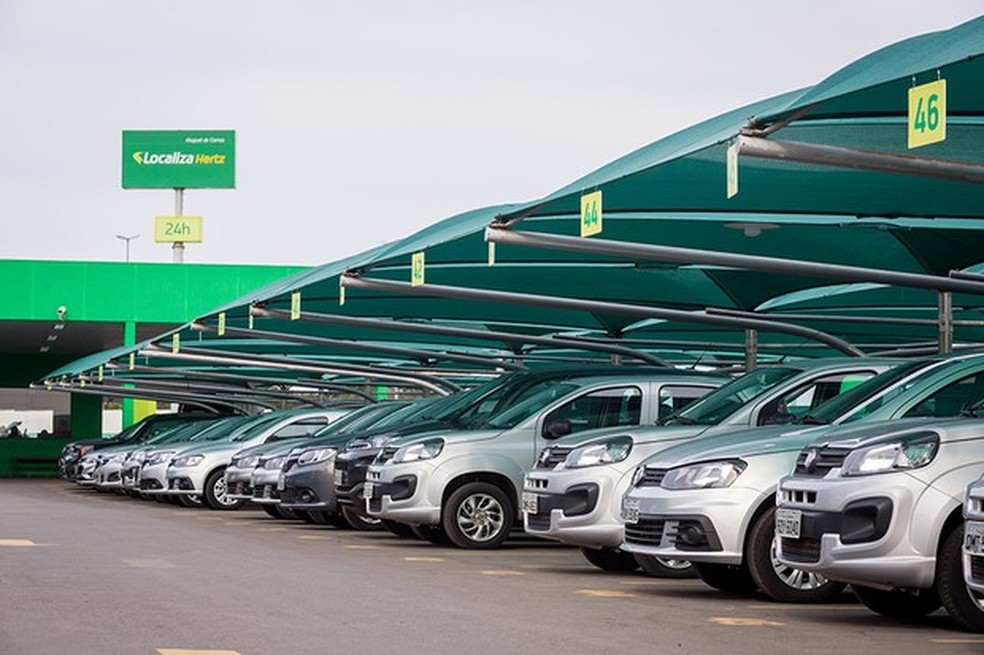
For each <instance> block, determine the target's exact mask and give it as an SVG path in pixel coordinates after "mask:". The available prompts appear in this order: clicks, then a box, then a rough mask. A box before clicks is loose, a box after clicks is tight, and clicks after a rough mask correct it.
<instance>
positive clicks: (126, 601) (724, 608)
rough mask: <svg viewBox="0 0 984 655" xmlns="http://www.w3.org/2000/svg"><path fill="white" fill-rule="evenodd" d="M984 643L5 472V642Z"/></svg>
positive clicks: (842, 606)
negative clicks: (8, 476) (11, 477)
mask: <svg viewBox="0 0 984 655" xmlns="http://www.w3.org/2000/svg"><path fill="white" fill-rule="evenodd" d="M859 651H863V652H865V653H866V655H869V654H875V653H893V654H894V655H898V654H899V653H920V654H923V653H945V654H957V653H978V654H979V653H984V636H981V635H973V634H967V633H964V632H961V631H959V630H958V629H957V628H956V627H955V626H954V625H953V624H952V623H951V622H950V621H949V619H948V618H947V617H946V616H945V615H944V614H943V613H942V612H938V613H937V614H935V615H933V616H931V617H928V618H927V619H925V620H923V621H920V622H916V623H905V622H899V621H893V620H888V619H885V618H882V617H879V616H876V615H874V614H872V613H871V612H869V611H868V610H866V609H865V608H864V607H862V606H861V605H859V604H857V603H856V602H855V601H854V600H853V597H852V596H851V595H850V594H845V595H844V597H843V599H842V600H841V601H839V602H836V603H832V604H827V605H813V606H809V605H784V604H777V603H771V602H769V601H767V600H765V599H764V598H763V597H755V596H750V597H742V596H729V595H726V594H722V593H720V592H717V591H714V590H712V589H710V588H709V587H706V586H705V585H703V583H701V582H700V581H698V580H660V579H655V578H649V577H646V576H645V575H643V574H641V573H639V574H622V573H615V574H613V573H606V572H603V571H600V570H598V569H595V568H594V567H592V566H591V565H590V564H588V563H587V562H586V561H585V560H584V559H583V558H582V557H581V555H580V554H579V553H578V552H577V550H575V549H572V548H568V547H565V546H562V545H559V544H554V543H551V542H546V541H540V540H535V539H531V538H528V537H525V536H523V535H519V536H518V537H517V538H514V539H511V540H510V541H509V542H507V545H506V547H505V548H503V549H500V550H495V551H463V550H458V549H455V548H451V547H438V546H434V545H431V544H429V543H425V542H420V541H413V540H406V539H401V538H399V537H396V536H394V535H391V534H389V533H365V532H354V531H350V530H339V529H336V528H331V527H323V526H312V525H307V524H304V523H300V522H294V521H281V520H276V519H272V518H270V517H268V516H267V514H265V513H264V512H262V511H260V510H254V509H245V510H239V511H235V512H217V511H212V510H208V509H189V508H184V507H175V506H172V505H163V504H159V503H155V502H147V501H141V500H135V499H131V498H127V497H123V496H119V495H116V494H100V493H95V492H93V491H89V490H83V489H80V488H78V487H76V486H74V485H71V484H69V483H66V482H62V481H54V480H0V655H34V654H44V655H49V654H62V653H64V654H66V655H68V654H71V655H74V654H86V655H87V654H90V653H91V654H93V655H97V654H98V655H110V654H115V653H120V654H125V655H138V654H147V655H156V654H160V655H199V654H209V655H234V654H236V653H238V654H241V655H266V654H273V655H280V654H292V655H293V654H298V655H303V654H307V653H311V654H317V655H324V654H335V653H353V654H358V655H377V654H381V653H394V654H397V653H398V654H400V655H407V654H411V655H412V654H416V653H427V654H428V655H443V654H455V655H459V654H466V655H483V654H485V653H490V654H499V653H509V654H511V655H517V654H524V653H537V654H541V655H542V654H549V653H565V654H566V653H622V654H624V655H629V654H631V653H647V654H648V653H674V654H684V653H698V654H704V653H714V654H727V653H796V654H797V655H800V654H807V653H824V654H825V655H826V654H829V653H836V652H842V653H855V652H859Z"/></svg>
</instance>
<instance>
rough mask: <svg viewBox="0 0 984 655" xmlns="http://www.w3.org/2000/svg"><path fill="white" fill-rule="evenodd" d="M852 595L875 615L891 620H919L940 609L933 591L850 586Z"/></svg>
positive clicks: (937, 596)
mask: <svg viewBox="0 0 984 655" xmlns="http://www.w3.org/2000/svg"><path fill="white" fill-rule="evenodd" d="M851 589H853V590H854V595H855V596H857V597H858V600H860V601H861V604H862V605H864V606H865V607H867V608H868V609H870V610H871V611H872V612H874V613H876V614H881V615H882V616H888V617H891V618H893V619H920V618H922V617H924V616H926V615H927V614H932V613H933V612H935V611H936V610H938V609H939V608H940V605H942V602H940V597H939V594H937V593H936V590H935V589H920V590H918V591H916V592H910V591H902V590H900V589H893V590H891V591H885V590H884V589H873V588H871V587H862V586H859V585H851Z"/></svg>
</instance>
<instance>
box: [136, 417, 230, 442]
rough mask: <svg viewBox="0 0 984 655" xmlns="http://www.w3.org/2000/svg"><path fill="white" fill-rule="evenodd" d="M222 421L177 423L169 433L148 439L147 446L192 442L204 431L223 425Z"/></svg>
mask: <svg viewBox="0 0 984 655" xmlns="http://www.w3.org/2000/svg"><path fill="white" fill-rule="evenodd" d="M222 420H223V419H222V418H220V417H216V418H214V419H203V420H200V421H192V422H191V423H176V424H174V425H172V426H171V429H170V430H168V431H167V432H164V433H162V434H159V435H157V436H156V437H154V438H153V439H148V440H147V445H148V446H152V445H156V444H166V443H175V442H177V441H190V440H191V439H193V438H194V437H195V436H196V435H198V434H199V433H201V432H202V430H205V429H207V428H209V427H211V426H213V425H216V424H218V423H221V422H222Z"/></svg>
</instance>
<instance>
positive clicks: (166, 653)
mask: <svg viewBox="0 0 984 655" xmlns="http://www.w3.org/2000/svg"><path fill="white" fill-rule="evenodd" d="M157 652H158V653H160V654H161V655H241V654H240V652H239V651H238V650H186V649H184V648H158V649H157Z"/></svg>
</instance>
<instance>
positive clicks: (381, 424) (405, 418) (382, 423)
mask: <svg viewBox="0 0 984 655" xmlns="http://www.w3.org/2000/svg"><path fill="white" fill-rule="evenodd" d="M435 400H436V399H432V398H424V399H422V400H417V401H414V402H413V403H411V404H409V405H406V406H404V407H400V408H399V409H397V410H396V411H395V412H390V413H389V414H388V415H386V416H384V417H382V418H381V419H379V420H378V421H376V422H375V423H373V424H372V429H373V430H374V431H375V430H385V429H388V428H391V427H393V426H395V425H402V424H404V423H415V422H416V417H418V416H419V415H420V414H423V413H426V412H427V411H428V410H429V409H430V406H431V404H432V403H434V402H435Z"/></svg>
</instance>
